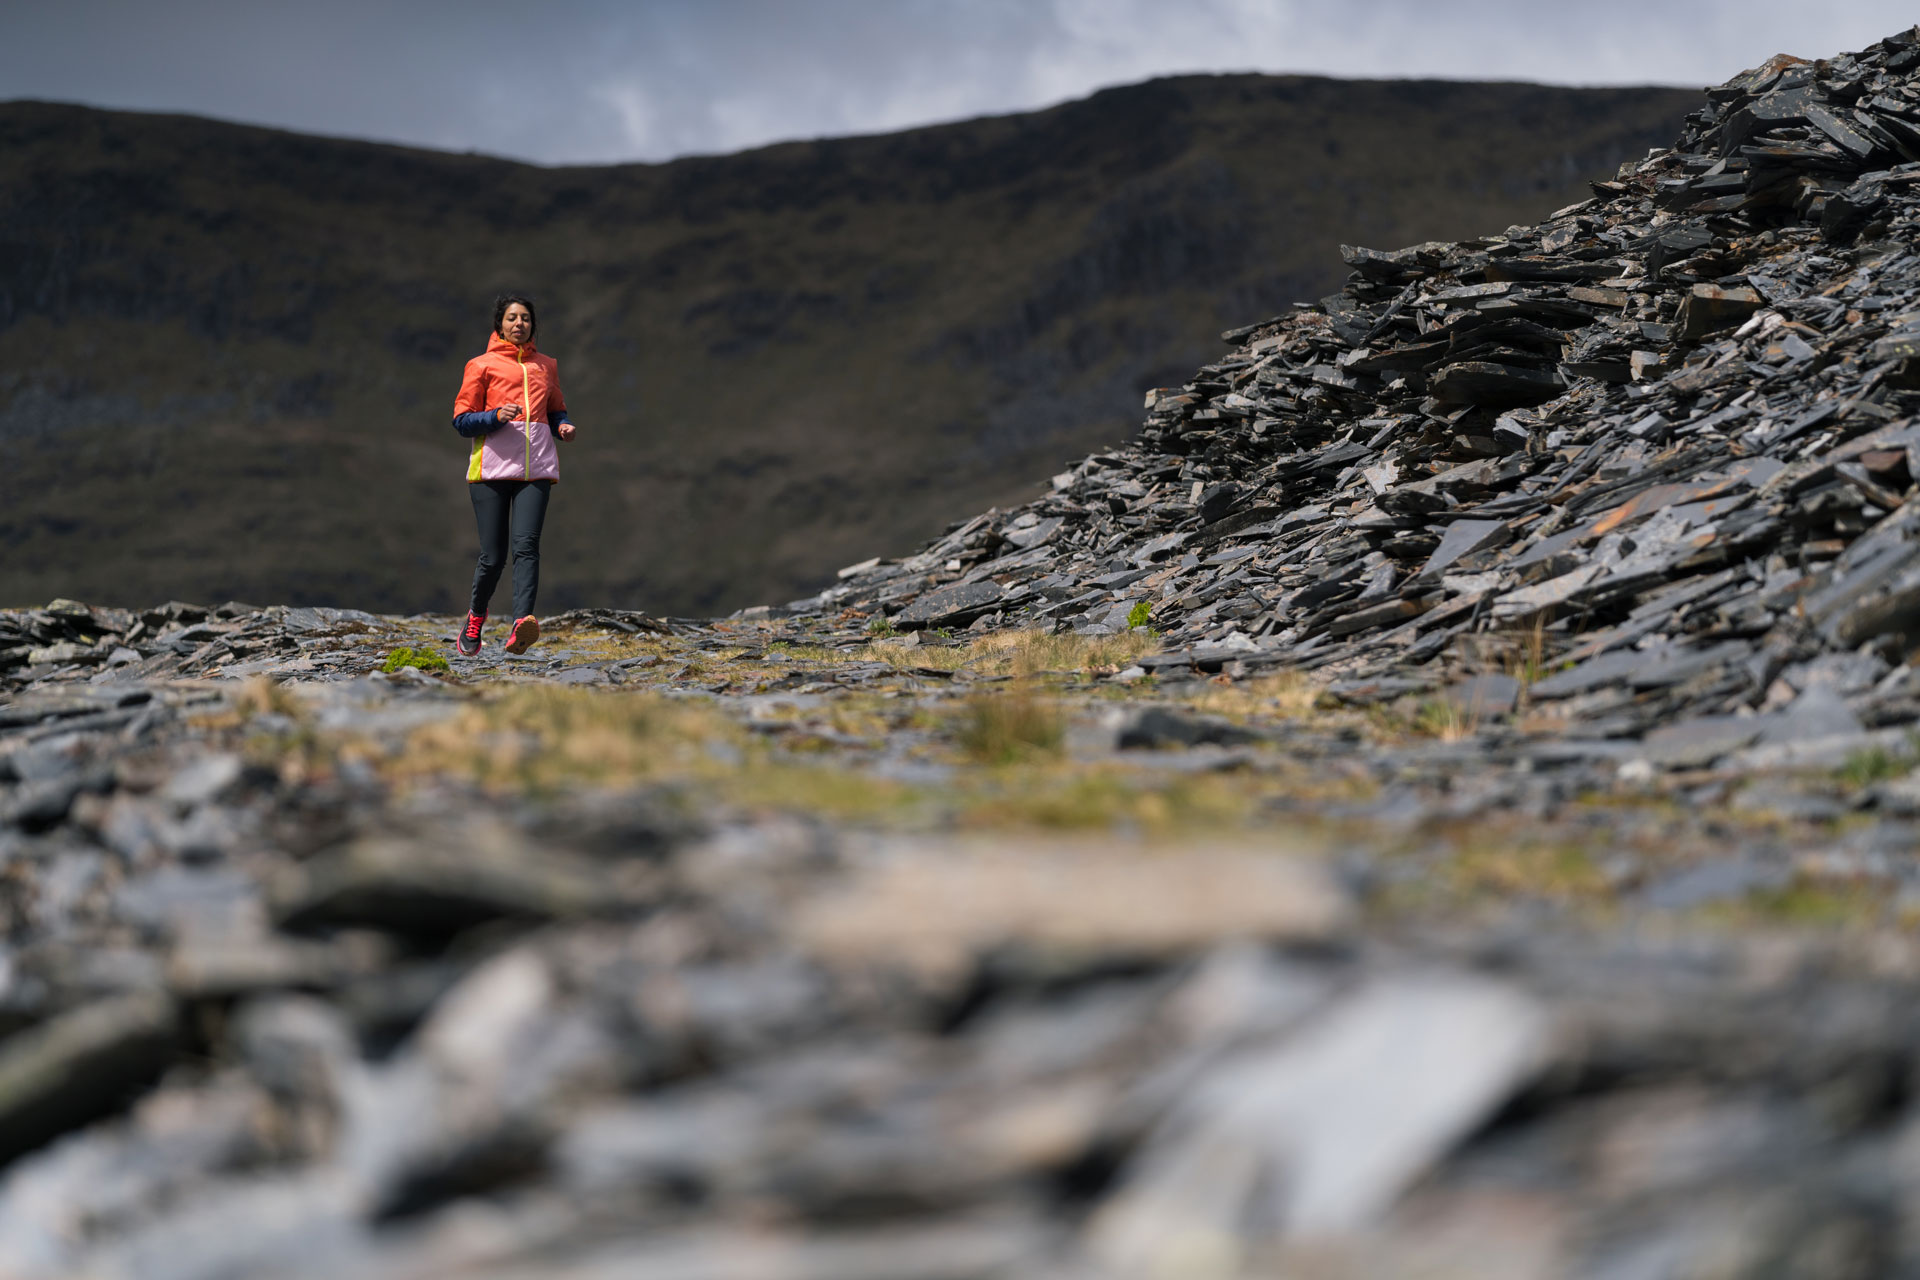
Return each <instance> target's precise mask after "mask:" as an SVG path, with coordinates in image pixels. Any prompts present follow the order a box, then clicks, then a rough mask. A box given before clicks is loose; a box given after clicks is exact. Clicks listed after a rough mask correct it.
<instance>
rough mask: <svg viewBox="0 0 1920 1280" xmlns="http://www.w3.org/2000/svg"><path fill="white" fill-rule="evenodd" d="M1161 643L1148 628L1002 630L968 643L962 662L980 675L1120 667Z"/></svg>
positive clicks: (1011, 674)
mask: <svg viewBox="0 0 1920 1280" xmlns="http://www.w3.org/2000/svg"><path fill="white" fill-rule="evenodd" d="M1159 646H1160V638H1159V637H1158V636H1156V635H1154V634H1152V633H1151V632H1147V631H1124V632H1121V633H1120V634H1119V635H1113V636H1077V635H1071V634H1067V635H1053V634H1051V633H1049V632H1046V631H1039V630H1032V631H1002V632H998V633H995V634H993V635H987V636H982V637H980V638H979V639H978V640H975V641H974V642H973V643H972V644H970V645H968V646H967V649H966V658H965V659H964V662H963V663H962V664H960V665H964V666H966V667H967V668H968V669H969V670H971V671H975V672H977V673H979V674H981V675H1007V676H1033V675H1039V674H1041V673H1042V672H1049V671H1087V670H1091V669H1094V668H1119V667H1124V666H1126V665H1127V664H1128V663H1130V662H1132V661H1133V660H1134V659H1135V658H1138V657H1141V656H1142V655H1144V654H1148V653H1152V652H1153V651H1154V650H1155V649H1157V648H1159Z"/></svg>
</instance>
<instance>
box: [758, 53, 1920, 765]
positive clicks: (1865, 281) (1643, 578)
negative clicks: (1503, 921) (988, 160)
mask: <svg viewBox="0 0 1920 1280" xmlns="http://www.w3.org/2000/svg"><path fill="white" fill-rule="evenodd" d="M1916 228H1920V34H1916V33H1915V32H1907V33H1903V34H1901V35H1899V36H1896V37H1894V38H1892V39H1889V40H1886V41H1884V42H1882V43H1880V44H1878V45H1876V46H1874V47H1873V48H1872V49H1869V50H1867V51H1865V52H1864V53H1860V54H1857V55H1849V56H1845V57H1840V58H1836V59H1833V60H1831V61H1827V62H1822V63H1807V62H1804V61H1802V60H1799V59H1795V58H1789V57H1781V58H1776V59H1774V60H1773V61H1771V62H1769V63H1768V64H1766V65H1765V66H1763V67H1761V68H1759V69H1758V70H1755V71H1753V72H1750V73H1748V74H1746V75H1743V76H1739V77H1737V78H1735V79H1733V80H1731V81H1729V82H1728V83H1727V84H1725V85H1723V86H1721V87H1719V88H1717V89H1714V90H1712V91H1710V93H1709V94H1708V97H1707V102H1706V104H1705V105H1704V106H1703V107H1702V108H1701V109H1700V110H1699V111H1697V112H1695V113H1694V114H1693V115H1692V116H1691V117H1689V119H1688V121H1687V125H1686V129H1685V132H1684V133H1683V134H1682V136H1681V137H1680V139H1679V140H1678V142H1677V143H1676V144H1675V145H1674V146H1673V147H1672V148H1671V149H1669V150H1665V151H1659V152H1655V153H1653V154H1651V155H1649V156H1648V157H1647V159H1646V160H1644V161H1643V162H1640V163H1637V164H1633V165H1630V166H1626V167H1624V168H1623V170H1622V172H1621V173H1620V174H1619V175H1618V177H1617V178H1616V179H1614V180H1612V181H1605V182H1596V183H1595V184H1594V196H1593V198H1592V199H1591V200H1587V201H1584V202H1582V203H1580V204H1577V205H1573V206H1571V207H1569V208H1566V209H1562V210H1560V211H1559V212H1557V213H1555V214H1554V215H1553V216H1552V217H1551V218H1549V219H1548V220H1547V221H1545V222H1543V223H1540V224H1539V225H1537V226H1533V227H1511V228H1509V229H1508V230H1507V231H1505V232H1504V233H1502V234H1499V235H1494V236H1489V237H1486V238H1483V239H1479V240H1471V241H1462V242H1459V243H1455V244H1441V243H1432V244H1423V245H1416V246H1414V247H1412V248H1408V249H1402V250H1398V251H1394V252H1379V251H1375V250H1371V249H1359V248H1350V249H1347V250H1345V256H1346V259H1347V261H1348V263H1349V264H1350V265H1351V267H1352V268H1353V273H1352V275H1351V276H1350V278H1349V283H1348V285H1347V287H1346V288H1345V289H1344V290H1343V292H1342V293H1340V294H1339V295H1336V296H1334V297H1329V298H1326V299H1323V300H1322V301H1320V302H1318V303H1314V304H1311V305H1307V304H1303V305H1301V306H1300V307H1298V308H1297V309H1296V313H1295V314H1292V315H1288V316H1283V317H1279V318H1276V319H1274V320H1270V321H1267V322H1265V323H1262V324H1256V325H1250V326H1248V327H1246V328H1244V329H1239V330H1235V331H1233V332H1230V333H1228V334H1226V335H1224V337H1225V338H1227V339H1228V340H1229V341H1232V342H1234V343H1236V344H1238V345H1237V347H1236V349H1235V350H1234V351H1233V352H1232V353H1231V354H1230V355H1228V356H1227V357H1225V358H1224V359H1222V360H1220V361H1218V362H1216V363H1214V364H1212V365H1208V366H1207V367H1205V368H1203V369H1201V370H1200V371H1199V372H1198V373H1197V374H1196V375H1195V377H1194V379H1193V380H1192V381H1191V382H1189V383H1188V384H1186V385H1185V386H1181V387H1168V388H1162V389H1159V390H1156V391H1152V392H1150V393H1148V395H1147V409H1148V413H1149V416H1148V418H1147V421H1146V425H1145V428H1144V430H1143V431H1142V432H1141V435H1140V437H1139V439H1138V440H1137V441H1135V442H1134V443H1133V444H1132V445H1130V446H1128V447H1127V448H1124V449H1119V450H1115V451H1113V452H1109V453H1104V454H1099V455H1095V456H1093V457H1090V458H1087V459H1085V460H1084V461H1082V462H1081V463H1079V464H1078V465H1076V466H1074V467H1073V468H1071V469H1070V470H1068V471H1066V472H1064V473H1062V474H1061V475H1059V476H1056V477H1055V478H1054V482H1053V490H1052V492H1051V493H1050V494H1048V495H1047V496H1045V497H1043V498H1041V499H1039V500H1038V501H1036V502H1033V503H1031V504H1029V505H1027V506H1026V507H1024V508H1021V509H1018V510H1015V511H1011V512H1000V511H993V512H989V513H987V514H985V515H982V516H979V517H976V518H975V519H973V520H970V521H968V522H966V523H964V524H962V525H960V526H958V527H956V528H954V529H953V530H951V531H950V532H949V533H948V534H947V535H946V536H945V537H943V538H941V539H940V540H939V541H937V542H935V543H934V544H932V545H931V546H929V547H928V548H926V549H925V550H924V551H922V552H921V553H920V554H918V555H916V556H913V557H911V558H909V559H906V560H903V561H899V562H897V563H895V562H884V561H872V562H868V563H866V564H864V565H858V566H853V567H851V568H849V569H847V570H844V571H843V572H842V575H841V577H842V581H841V582H840V584H839V585H836V586H834V587H832V588H830V589H829V590H827V591H825V592H823V593H822V594H821V595H820V596H819V597H818V598H817V599H813V600H807V601H799V602H796V605H795V606H794V607H795V608H797V609H799V610H800V611H801V612H803V613H806V612H815V611H823V610H832V609H839V610H854V611H857V612H863V613H866V612H872V613H884V614H886V615H888V616H889V617H890V618H891V619H892V620H893V622H894V624H895V625H896V626H900V627H909V628H915V627H965V626H975V627H992V626H996V625H1007V624H1014V623H1023V624H1024V623H1033V622H1038V623H1041V624H1043V625H1051V626H1054V627H1057V628H1071V629H1076V630H1083V629H1108V630H1112V629H1119V628H1122V627H1124V626H1126V625H1128V619H1129V617H1130V616H1134V617H1137V616H1138V615H1137V614H1136V612H1135V611H1136V609H1137V607H1138V606H1139V605H1141V604H1145V605H1147V606H1149V608H1150V611H1151V612H1150V616H1151V621H1152V625H1153V626H1155V627H1156V628H1158V629H1160V630H1161V631H1162V632H1164V633H1165V635H1166V636H1167V637H1168V639H1169V641H1170V642H1171V650H1172V651H1171V652H1169V653H1168V654H1166V655H1164V656H1163V657H1161V658H1159V659H1158V660H1157V661H1156V662H1155V663H1149V664H1147V665H1149V666H1156V665H1157V666H1158V667H1159V668H1160V669H1166V668H1168V667H1198V668H1200V669H1202V670H1208V671H1213V670H1219V669H1221V668H1222V667H1223V666H1228V667H1230V668H1231V669H1232V670H1251V669H1257V668H1259V667H1260V666H1262V665H1269V666H1272V665H1281V664H1285V665H1291V666H1299V667H1305V668H1310V669H1317V670H1320V671H1322V672H1324V673H1325V674H1326V675H1327V676H1328V677H1329V678H1330V679H1332V680H1334V681H1335V682H1336V683H1335V688H1336V690H1342V689H1344V690H1347V691H1351V692H1353V693H1354V694H1355V695H1356V696H1374V695H1377V694H1378V693H1379V692H1380V691H1382V690H1394V689H1402V688H1405V687H1407V684H1406V681H1407V679H1408V677H1409V676H1410V675H1412V676H1414V677H1415V683H1416V684H1417V683H1418V679H1419V676H1420V672H1421V669H1422V668H1424V669H1425V671H1426V678H1427V679H1428V680H1444V679H1450V678H1453V677H1455V676H1457V675H1458V674H1460V673H1461V672H1462V670H1463V669H1464V671H1465V672H1466V673H1468V674H1471V673H1472V672H1473V671H1474V670H1475V655H1476V654H1481V655H1484V654H1485V652H1486V650H1487V646H1486V644H1484V643H1479V644H1476V642H1477V641H1478V642H1484V641H1486V640H1487V639H1488V638H1489V637H1492V638H1493V639H1495V640H1498V639H1499V638H1501V637H1503V636H1504V637H1509V638H1510V637H1513V636H1514V635H1515V634H1516V633H1526V632H1532V633H1533V635H1532V636H1531V638H1530V639H1529V641H1528V647H1529V648H1530V649H1531V651H1532V652H1531V662H1532V665H1533V666H1534V667H1535V668H1536V671H1535V674H1538V673H1539V672H1540V671H1542V670H1552V671H1554V674H1552V675H1551V676H1550V677H1549V678H1546V679H1539V680H1536V681H1534V682H1533V683H1532V684H1531V689H1530V691H1529V693H1530V697H1531V699H1532V701H1533V704H1534V705H1535V706H1536V707H1537V708H1542V709H1547V710H1553V711H1557V712H1558V713H1559V714H1562V715H1564V716H1565V717H1566V719H1567V720H1568V722H1569V726H1570V727H1575V726H1577V728H1578V731H1579V732H1581V733H1583V734H1586V735H1588V736H1596V737H1609V738H1618V737H1640V736H1642V735H1645V734H1647V733H1648V732H1650V731H1653V730H1655V729H1661V728H1666V729H1673V731H1674V733H1675V734H1676V735H1677V736H1676V737H1675V739H1674V742H1673V743H1672V744H1671V746H1672V750H1673V751H1674V752H1675V753H1677V757H1684V758H1686V759H1689V760H1695V761H1697V760H1699V759H1701V758H1703V757H1704V758H1712V757H1714V756H1717V755H1720V754H1724V753H1725V752H1728V751H1732V750H1735V749H1739V748H1741V747H1744V746H1746V745H1747V744H1749V743H1753V742H1756V741H1758V740H1760V739H1761V738H1762V737H1763V736H1765V735H1766V734H1767V732H1768V729H1769V725H1770V723H1772V724H1774V727H1775V728H1776V729H1777V727H1778V725H1777V722H1770V721H1768V720H1767V719H1766V718H1765V717H1766V716H1767V715H1771V714H1773V713H1776V712H1783V711H1785V710H1788V709H1790V708H1791V707H1792V706H1793V705H1794V704H1795V703H1796V701H1797V700H1798V699H1800V698H1803V697H1804V696H1805V695H1806V692H1807V691H1808V690H1809V689H1812V688H1814V687H1816V686H1819V687H1822V688H1824V689H1828V690H1833V691H1837V695H1838V696H1837V697H1832V696H1828V695H1827V694H1824V693H1823V694H1822V695H1821V696H1820V706H1819V708H1818V713H1819V715H1821V716H1824V717H1827V721H1828V722H1829V723H1834V722H1837V723H1838V724H1839V725H1840V726H1841V727H1842V728H1847V727H1851V728H1853V729H1855V730H1857V729H1858V728H1859V727H1860V725H1865V726H1867V727H1874V726H1883V725H1891V724H1904V723H1909V722H1911V721H1913V720H1915V719H1916V718H1920V687H1917V686H1916V685H1915V683H1914V681H1913V679H1912V676H1911V672H1910V669H1909V668H1908V667H1907V666H1906V664H1905V661H1904V659H1905V655H1906V653H1907V651H1908V650H1909V649H1910V648H1911V647H1912V644H1913V640H1914V638H1915V637H1916V636H1920V516H1917V515H1916V508H1915V507H1914V506H1912V505H1910V504H1909V502H1908V499H1909V497H1910V496H1911V495H1912V494H1913V492H1914V487H1913V486H1914V481H1915V479H1916V477H1920V456H1916V454H1915V453H1914V449H1915V446H1916V445H1917V444H1920V428H1917V427H1916V426H1915V425H1914V421H1913V418H1912V414H1913V412H1914V411H1915V410H1916V409H1920V252H1916V250H1915V247H1914V245H1915V240H1914V235H1915V231H1916ZM1443 659H1444V660H1445V661H1442V660H1443ZM1480 666H1481V668H1482V669H1485V666H1486V664H1485V663H1484V662H1482V663H1480ZM1494 692H1495V693H1496V694H1497V695H1498V696H1495V697H1494V698H1493V702H1494V704H1495V706H1494V709H1495V710H1498V709H1500V706H1499V704H1500V703H1502V702H1503V701H1504V702H1506V703H1510V702H1511V700H1512V699H1511V697H1510V696H1508V694H1507V693H1506V691H1498V690H1496V691H1494ZM1802 710H1803V711H1804V712H1806V713H1807V714H1808V715H1812V714H1814V711H1815V708H1813V707H1810V706H1809V707H1805V708H1802ZM1755 712H1759V713H1761V715H1758V716H1756V715H1755V714H1754V713H1755ZM1734 718H1738V723H1733V719H1734ZM1675 726H1685V727H1682V728H1675Z"/></svg>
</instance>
